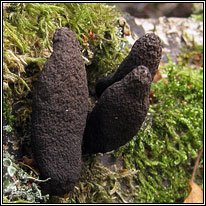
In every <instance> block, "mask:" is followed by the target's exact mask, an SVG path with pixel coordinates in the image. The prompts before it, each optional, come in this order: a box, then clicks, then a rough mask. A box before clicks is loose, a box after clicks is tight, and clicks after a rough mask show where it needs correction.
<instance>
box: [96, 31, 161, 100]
mask: <svg viewBox="0 0 206 206" xmlns="http://www.w3.org/2000/svg"><path fill="white" fill-rule="evenodd" d="M161 55H162V45H161V40H160V38H159V37H158V36H156V35H155V34H153V33H148V34H146V35H144V36H142V37H141V38H139V39H138V40H137V41H136V42H135V44H134V45H133V47H132V49H131V51H130V53H129V55H128V56H127V57H126V58H125V59H124V61H123V62H122V63H121V64H120V66H119V68H118V69H117V71H116V72H115V73H113V74H110V75H109V76H107V77H106V78H104V79H102V80H100V81H99V82H97V85H96V95H97V97H100V95H101V94H102V92H103V91H104V90H105V89H106V88H107V87H108V86H110V85H112V84H113V83H115V82H117V81H120V80H121V79H122V78H123V77H125V75H127V74H128V73H129V72H131V71H132V70H133V69H134V68H135V67H138V66H139V65H144V66H146V67H147V68H148V69H149V70H150V73H151V75H152V79H153V77H154V75H155V73H156V71H157V68H158V66H159V63H160V59H161Z"/></svg>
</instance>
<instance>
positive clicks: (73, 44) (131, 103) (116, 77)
mask: <svg viewBox="0 0 206 206" xmlns="http://www.w3.org/2000/svg"><path fill="white" fill-rule="evenodd" d="M53 47H54V48H53V50H54V51H53V53H52V55H51V57H50V58H49V59H48V60H47V62H46V64H45V66H44V68H43V70H42V72H41V74H40V76H39V78H38V80H37V82H36V88H35V91H34V95H33V112H32V125H33V126H32V143H33V151H34V155H35V159H36V161H37V164H38V166H39V170H40V173H41V175H42V176H43V177H45V178H51V179H50V180H49V181H48V184H49V189H50V193H51V194H57V195H58V194H65V193H68V192H70V191H72V190H73V187H74V185H75V184H76V183H77V181H78V179H79V175H80V170H81V155H82V152H83V153H98V152H108V151H111V150H113V149H116V148H118V147H120V146H122V145H124V144H125V143H127V142H128V141H129V140H131V139H132V137H133V136H135V135H136V133H137V132H138V130H139V129H140V127H141V125H142V123H143V121H144V119H145V117H146V115H147V112H148V109H149V91H150V86H151V83H152V80H153V77H154V75H155V73H156V70H157V68H158V65H159V62H160V58H161V52H162V45H161V41H160V39H159V37H158V36H156V35H155V34H152V33H151V34H146V35H144V36H143V37H141V38H140V39H139V40H137V41H136V42H135V44H134V45H133V47H132V49H131V52H130V53H129V55H128V56H127V57H126V58H125V60H124V61H123V62H122V63H121V65H120V66H119V68H118V69H117V71H116V72H115V73H113V74H111V75H109V76H107V77H106V78H104V79H102V80H100V81H99V82H98V83H97V85H96V96H97V97H98V101H97V103H96V105H95V106H94V108H93V110H92V111H91V112H90V113H88V87H87V78H86V70H85V65H84V62H83V59H82V55H81V51H80V45H79V42H78V40H77V38H76V36H75V35H74V33H73V32H72V31H71V30H69V29H68V28H66V27H63V28H61V29H59V30H57V31H56V33H55V34H54V37H53ZM87 113H88V115H87Z"/></svg>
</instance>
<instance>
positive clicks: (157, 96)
mask: <svg viewBox="0 0 206 206" xmlns="http://www.w3.org/2000/svg"><path fill="white" fill-rule="evenodd" d="M180 65H181V66H180ZM180 65H176V64H173V63H172V62H169V63H168V64H167V66H166V67H164V68H162V70H163V72H164V73H165V74H167V76H168V77H167V78H163V79H162V80H160V81H159V82H158V83H156V84H153V85H152V88H151V89H152V91H154V96H153V100H155V102H156V103H155V104H152V105H151V106H150V110H149V112H150V117H148V119H147V121H146V123H145V125H144V126H143V128H142V129H141V131H140V132H139V133H138V135H137V136H136V137H135V138H134V139H133V140H132V141H131V142H129V143H128V144H127V145H126V146H123V147H122V148H120V149H119V150H118V151H117V155H122V156H123V158H124V162H125V165H126V167H127V168H136V169H139V170H140V173H138V175H136V181H137V184H138V185H139V188H138V191H137V193H138V196H136V197H135V198H134V202H136V203H137V202H142V203H143V202H153V203H163V202H164V203H166V202H167V203H169V202H171V203H177V202H179V203H181V202H183V201H184V199H186V197H187V195H188V194H189V184H188V183H189V180H190V178H191V175H192V170H193V167H194V162H195V160H196V158H197V155H198V152H199V151H200V149H201V148H202V145H203V68H200V69H194V68H190V67H186V66H185V67H182V63H181V64H180ZM199 168H200V171H201V170H202V168H203V162H201V164H200V166H199ZM200 171H199V173H198V174H197V177H198V178H197V179H196V181H197V182H198V183H199V184H200V185H202V180H203V176H202V175H201V172H200Z"/></svg>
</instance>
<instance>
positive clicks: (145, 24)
mask: <svg viewBox="0 0 206 206" xmlns="http://www.w3.org/2000/svg"><path fill="white" fill-rule="evenodd" d="M125 19H126V21H127V23H128V24H129V25H130V28H131V35H130V36H126V35H125V38H126V39H127V40H128V41H129V43H130V45H133V43H134V42H135V41H136V40H137V39H138V38H140V37H141V36H142V35H144V34H146V33H151V32H153V33H155V34H156V35H158V36H159V37H160V39H161V41H162V43H163V49H162V59H161V62H164V63H167V62H168V56H169V57H170V58H171V60H172V61H173V62H176V61H177V58H178V56H179V53H181V52H182V50H181V48H186V47H188V46H191V42H190V41H189V40H188V38H187V36H188V37H189V38H190V39H191V40H194V41H195V42H196V43H197V44H198V45H203V22H202V21H197V20H195V19H193V18H176V17H171V18H167V17H159V18H150V19H143V18H135V17H132V16H127V17H125Z"/></svg>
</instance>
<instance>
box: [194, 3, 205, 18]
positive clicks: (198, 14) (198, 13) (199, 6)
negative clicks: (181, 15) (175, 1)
mask: <svg viewBox="0 0 206 206" xmlns="http://www.w3.org/2000/svg"><path fill="white" fill-rule="evenodd" d="M191 17H192V18H195V19H196V20H203V2H202V3H193V12H192V15H191Z"/></svg>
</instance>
